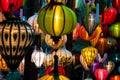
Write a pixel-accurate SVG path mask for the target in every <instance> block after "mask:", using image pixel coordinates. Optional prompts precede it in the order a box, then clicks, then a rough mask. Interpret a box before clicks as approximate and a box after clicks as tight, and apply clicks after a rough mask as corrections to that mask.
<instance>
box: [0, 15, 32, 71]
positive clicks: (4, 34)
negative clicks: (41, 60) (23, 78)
mask: <svg viewBox="0 0 120 80" xmlns="http://www.w3.org/2000/svg"><path fill="white" fill-rule="evenodd" d="M13 16H14V15H13V14H11V16H10V17H9V19H7V20H4V21H2V22H0V34H1V35H0V52H1V55H2V57H3V58H4V60H5V61H6V64H7V66H8V68H10V69H11V70H12V71H14V70H15V69H16V68H17V67H18V66H19V63H20V62H21V60H22V59H23V57H24V54H25V51H26V50H27V49H28V46H30V45H31V44H32V42H33V39H34V36H33V34H34V30H33V28H32V27H31V26H30V25H29V24H28V23H27V22H25V21H21V20H20V19H18V18H15V17H13Z"/></svg>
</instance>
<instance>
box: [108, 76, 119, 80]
mask: <svg viewBox="0 0 120 80" xmlns="http://www.w3.org/2000/svg"><path fill="white" fill-rule="evenodd" d="M110 80H120V75H114V76H111V77H110Z"/></svg>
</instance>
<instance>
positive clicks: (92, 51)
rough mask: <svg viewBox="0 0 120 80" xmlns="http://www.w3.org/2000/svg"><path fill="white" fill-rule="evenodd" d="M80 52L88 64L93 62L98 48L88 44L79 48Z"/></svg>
mask: <svg viewBox="0 0 120 80" xmlns="http://www.w3.org/2000/svg"><path fill="white" fill-rule="evenodd" d="M81 54H82V56H83V58H84V60H85V62H86V63H87V65H88V66H90V65H91V64H92V63H93V62H94V60H95V58H96V56H97V54H98V50H97V49H96V48H94V47H92V46H89V47H86V48H83V49H82V50H81Z"/></svg>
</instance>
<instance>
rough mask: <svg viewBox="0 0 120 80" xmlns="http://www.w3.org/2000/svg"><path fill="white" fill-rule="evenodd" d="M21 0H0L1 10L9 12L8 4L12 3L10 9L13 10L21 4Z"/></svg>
mask: <svg viewBox="0 0 120 80" xmlns="http://www.w3.org/2000/svg"><path fill="white" fill-rule="evenodd" d="M22 3H23V0H12V1H11V0H0V6H1V10H2V12H10V8H9V7H10V5H11V4H12V5H13V8H12V10H13V11H15V10H17V9H19V8H20V7H21V6H22Z"/></svg>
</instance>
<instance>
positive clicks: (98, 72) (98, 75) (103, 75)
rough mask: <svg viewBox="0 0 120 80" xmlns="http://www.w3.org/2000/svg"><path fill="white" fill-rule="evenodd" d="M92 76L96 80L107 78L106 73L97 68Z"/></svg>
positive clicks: (104, 70)
mask: <svg viewBox="0 0 120 80" xmlns="http://www.w3.org/2000/svg"><path fill="white" fill-rule="evenodd" d="M94 75H95V77H96V79H97V80H106V78H107V76H108V71H107V70H106V69H100V68H98V69H96V70H95V72H94Z"/></svg>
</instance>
